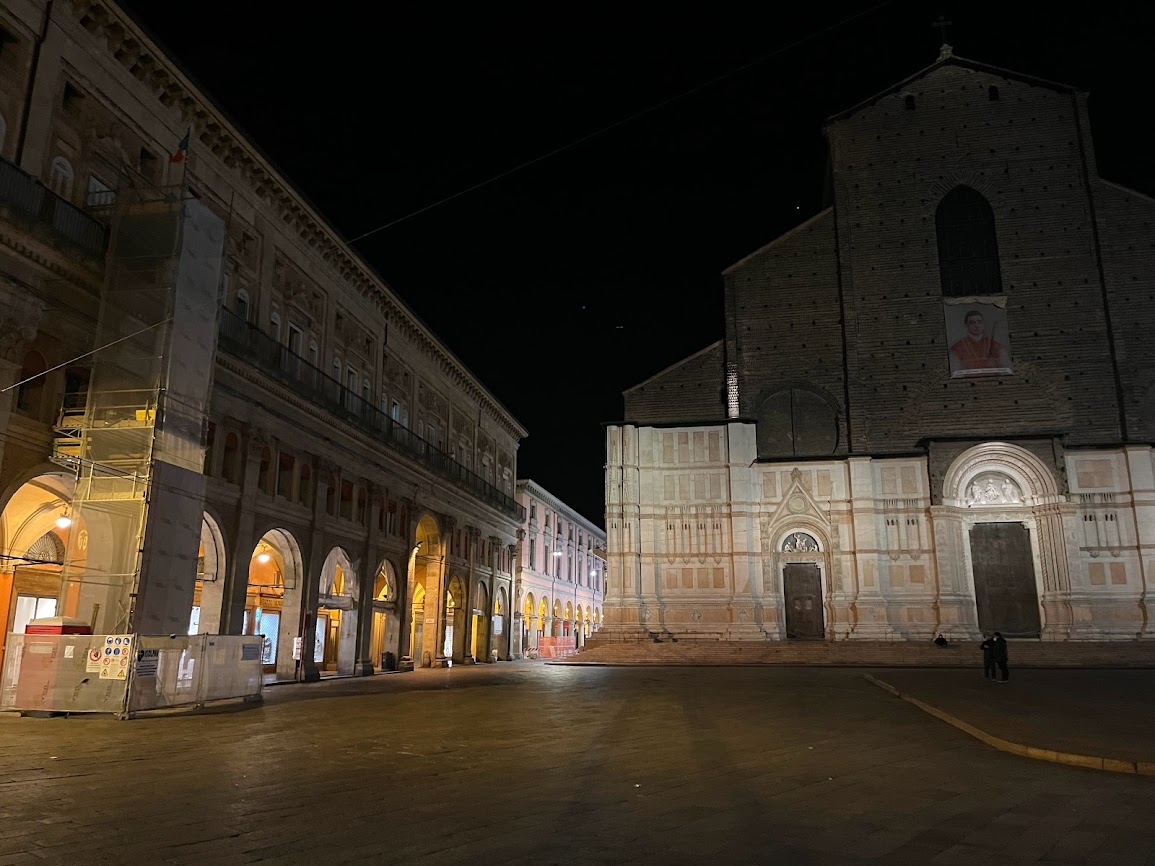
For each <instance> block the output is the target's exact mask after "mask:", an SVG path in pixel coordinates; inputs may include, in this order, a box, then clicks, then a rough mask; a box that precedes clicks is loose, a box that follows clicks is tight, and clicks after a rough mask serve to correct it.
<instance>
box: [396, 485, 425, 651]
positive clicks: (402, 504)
mask: <svg viewBox="0 0 1155 866" xmlns="http://www.w3.org/2000/svg"><path fill="white" fill-rule="evenodd" d="M415 505H416V503H415V502H414V501H413V500H412V499H408V498H406V497H401V499H400V501H399V502H398V503H397V507H398V509H399V512H400V513H404V514H405V519H406V522H407V524H408V525H407V526H406V527H405V530H406V532H405V558H404V559H403V560H402V562H401V569H402V571H401V573H400V574H398V576H397V602H396V604H397V617H398V628H397V645H396V647H395V649H396V651H397V659H398V661H397V669H398V670H403V671H404V670H412V669H413V668H414V667H419V666H420V665H421V652H422V647H416V648H415V649H414V647H413V587H414V580H415V577H414V575H413V574H411V573H410V572H411V571H413V570H415V569H416V562H415V558H414V555H413V548H414V547H415V546H416V544H417V523H416V522H412V523H411V524H410V523H409V520H410V517H411V516H412V514H413V512H414V508H415ZM400 513H399V514H398V517H397V519H398V520H400V519H401V514H400ZM415 655H416V659H414V656H415Z"/></svg>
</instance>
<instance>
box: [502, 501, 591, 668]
mask: <svg viewBox="0 0 1155 866" xmlns="http://www.w3.org/2000/svg"><path fill="white" fill-rule="evenodd" d="M516 499H517V502H518V504H519V505H521V506H522V507H523V508H524V509H525V525H524V526H523V537H522V540H521V546H520V553H519V554H518V560H517V563H516V568H515V572H514V573H515V589H514V591H515V593H516V598H517V603H516V606H515V607H514V631H513V654H514V656H515V657H524V656H525V655H526V654H531V653H536V652H537V649H538V639H539V638H541V637H547V638H561V639H562V640H561V641H559V643H560V644H561V645H562V646H566V645H569V641H567V640H564V639H565V638H571V639H572V640H573V646H574V647H581V646H582V645H583V644H584V643H585V639H586V638H587V637H589V636H590V635H591V634H593V633H594V632H595V631H597V630H598V629H599V628H601V624H602V599H603V598H604V595H605V580H606V534H605V531H604V530H602V529H601V528H600V527H598V526H596V525H594V524H593V523H591V522H590V521H589V520H587V519H586V518H584V517H582V516H581V515H580V514H578V513H577V512H576V511H574V510H573V509H572V508H570V507H569V506H568V505H566V504H565V503H564V502H562V501H561V500H560V499H558V498H557V497H556V496H554V495H553V494H551V493H550V492H549V491H547V490H546V489H544V488H543V487H541V486H540V485H538V484H536V483H535V482H533V481H531V480H526V481H518V482H517V492H516Z"/></svg>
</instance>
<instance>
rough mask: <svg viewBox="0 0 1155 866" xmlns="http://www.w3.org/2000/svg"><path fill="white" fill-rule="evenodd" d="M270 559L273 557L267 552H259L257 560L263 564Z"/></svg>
mask: <svg viewBox="0 0 1155 866" xmlns="http://www.w3.org/2000/svg"><path fill="white" fill-rule="evenodd" d="M270 559H272V557H271V556H269V555H268V554H267V553H258V554H257V562H259V563H260V564H261V565H264V564H265V563H266V562H268V561H269V560H270Z"/></svg>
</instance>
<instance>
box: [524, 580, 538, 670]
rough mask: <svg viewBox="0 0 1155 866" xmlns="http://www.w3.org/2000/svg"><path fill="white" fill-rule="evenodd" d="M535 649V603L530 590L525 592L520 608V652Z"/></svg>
mask: <svg viewBox="0 0 1155 866" xmlns="http://www.w3.org/2000/svg"><path fill="white" fill-rule="evenodd" d="M531 649H537V604H536V601H535V599H534V597H533V593H532V592H527V593H526V594H525V602H524V604H523V605H522V609H521V652H522V654H523V655H524V654H525V652H526V651H527V650H531Z"/></svg>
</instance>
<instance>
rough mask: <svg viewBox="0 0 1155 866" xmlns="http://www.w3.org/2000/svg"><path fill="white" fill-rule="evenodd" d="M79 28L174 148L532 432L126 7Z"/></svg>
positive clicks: (92, 7)
mask: <svg viewBox="0 0 1155 866" xmlns="http://www.w3.org/2000/svg"><path fill="white" fill-rule="evenodd" d="M70 5H71V8H72V11H73V14H74V15H75V17H76V19H77V21H78V23H79V24H80V26H82V27H83V28H84V29H85V30H87V31H88V32H89V33H92V34H93V35H94V36H103V37H104V39H105V43H106V48H107V51H108V53H109V55H110V56H111V57H112V59H113V60H115V61H116V62H117V63H119V64H120V65H121V66H123V67H124V68H125V69H127V70H128V72H129V74H131V75H132V76H133V77H134V78H135V79H137V80H138V81H139V82H140V83H141V84H142V85H144V86H145V87H147V88H148V89H149V90H151V91H152V93H153V95H154V96H155V97H156V98H157V100H158V101H159V102H160V103H161V104H162V105H163V106H165V107H166V108H168V109H171V110H173V111H176V112H179V115H180V124H178V125H177V129H174V133H173V135H174V138H173V141H174V143H175V142H176V141H177V139H178V138H179V137H180V135H181V134H183V127H184V125H185V124H189V125H191V126H192V127H193V128H194V130H195V139H196V141H198V142H199V143H200V144H202V145H204V146H205V147H206V148H207V149H208V152H209V153H211V154H212V155H213V156H214V157H215V158H216V159H218V160H219V161H220V162H221V163H222V164H223V165H224V166H226V167H228V168H229V169H232V170H233V171H234V172H235V173H236V176H238V177H239V178H240V179H243V180H244V181H245V182H247V184H248V186H249V188H250V189H251V190H252V192H253V193H254V194H255V195H256V196H257V197H258V198H260V199H262V200H263V201H264V202H265V203H266V204H268V205H269V206H270V208H271V209H272V212H273V213H274V214H276V215H278V216H279V217H280V219H281V222H282V223H284V225H285V226H286V228H288V229H290V230H292V231H295V232H296V233H297V235H298V236H299V237H300V238H301V240H302V241H303V242H304V243H305V244H306V245H307V246H308V247H309V248H311V249H312V250H313V251H314V252H315V253H316V254H317V255H318V256H320V257H321V259H322V260H323V261H324V262H325V263H326V264H328V265H329V266H330V267H331V268H332V269H333V270H334V271H335V272H336V273H337V274H338V275H339V276H340V277H341V279H342V280H344V281H345V282H346V283H348V284H349V285H350V286H352V287H353V288H355V289H356V290H357V291H358V292H360V294H361V295H362V296H363V297H364V298H366V299H367V300H368V301H369V302H370V303H372V304H373V305H374V306H375V307H377V309H379V310H380V311H381V313H382V314H383V315H384V316H385V318H386V319H387V320H388V321H389V322H390V324H391V325H392V326H393V327H395V328H397V329H398V330H399V331H400V332H401V333H402V334H403V335H404V336H405V337H406V338H407V339H408V340H409V341H410V342H412V343H414V344H415V345H417V346H418V347H419V348H420V349H421V351H423V352H424V353H425V354H426V355H428V356H429V357H430V358H432V359H433V360H434V361H435V362H436V364H437V367H438V369H439V370H440V372H441V373H442V375H444V376H445V377H446V378H447V379H448V380H449V381H450V382H452V383H453V384H454V385H455V386H457V387H458V388H460V389H461V390H462V391H464V392H465V393H466V394H468V395H469V396H470V397H472V398H473V399H475V400H477V402H478V403H479V404H480V405H481V406H482V408H483V409H484V410H485V411H486V412H487V413H488V414H489V415H491V416H492V417H493V418H494V419H495V420H496V421H497V422H498V423H499V424H500V425H501V427H502V429H504V430H505V431H506V432H507V433H509V434H510V435H511V436H513V437H514V438H515V439H523V438H525V437H526V436H527V435H529V434H528V432H527V431H526V430H525V428H524V427H522V426H521V424H519V423H518V421H517V419H516V418H514V417H513V414H512V413H511V412H510V411H509V410H508V409H506V408H505V407H504V406H503V405H502V404H501V402H500V401H499V400H498V399H497V398H496V397H495V396H494V395H493V394H491V393H490V392H489V391H488V390H487V389H486V388H485V386H483V385H482V384H481V383H480V381H478V380H477V379H476V378H475V377H474V376H473V374H472V373H470V372H469V371H468V370H467V369H466V367H465V365H464V364H463V363H462V362H461V361H460V359H458V358H457V356H456V355H454V354H453V352H451V351H450V350H449V348H448V347H447V346H445V344H444V343H442V342H441V341H440V340H439V339H438V338H437V337H436V336H435V335H434V334H433V332H432V331H431V330H430V329H429V327H428V326H426V325H425V324H424V323H423V322H422V321H421V320H420V318H418V316H417V314H416V313H414V312H413V311H412V310H411V309H409V307H408V305H406V304H405V303H404V301H402V300H401V299H400V298H399V297H397V295H396V294H394V292H393V290H392V289H391V288H390V287H389V286H388V285H387V284H386V283H385V281H384V280H383V279H381V277H380V276H378V275H377V274H376V273H375V272H374V271H373V270H372V269H371V268H370V267H369V265H368V264H366V263H365V262H364V261H363V260H362V259H361V257H360V256H359V255H357V254H356V253H354V252H353V251H352V250H351V249H350V248H349V246H348V244H346V243H345V241H344V240H342V239H341V238H340V237H339V236H338V235H337V233H336V231H334V230H333V228H332V227H331V226H329V224H328V223H327V222H326V221H325V220H324V219H323V218H322V217H321V216H320V214H318V213H317V212H316V211H315V210H314V209H313V207H312V206H311V205H310V204H309V203H308V202H307V201H306V200H305V198H304V197H303V196H302V195H301V194H300V193H299V192H298V191H297V190H295V189H294V188H293V187H292V186H291V185H290V184H289V183H288V181H287V180H286V179H285V178H284V177H282V176H281V174H280V172H279V171H278V170H277V169H276V168H274V167H273V165H272V164H271V163H270V162H269V160H268V159H267V158H265V156H264V155H263V154H261V153H260V152H259V150H258V149H257V148H256V147H255V146H254V145H253V143H252V142H250V141H249V140H248V139H247V138H246V136H245V135H244V134H243V133H241V132H240V131H239V130H238V129H237V128H236V126H235V125H234V124H233V123H231V122H230V121H229V120H228V119H227V118H226V117H225V116H224V114H223V113H222V112H221V111H220V109H219V108H217V107H216V106H215V105H213V104H212V102H211V101H210V100H209V99H208V98H207V97H206V96H205V95H204V94H203V93H201V92H200V91H199V89H198V88H197V87H196V86H195V85H194V84H193V83H192V82H191V81H190V80H189V79H188V77H187V76H185V75H184V74H183V73H182V72H181V71H180V70H179V69H178V68H176V66H175V65H174V64H173V62H172V61H171V59H170V58H168V57H166V56H165V53H164V52H163V51H162V50H161V49H160V48H159V47H157V45H156V44H155V43H154V42H153V41H152V40H151V39H150V38H149V37H148V36H146V35H145V33H144V32H143V31H142V30H141V29H140V27H138V26H137V25H136V24H135V23H134V22H133V21H132V20H131V19H130V18H129V17H128V15H126V14H125V13H124V11H123V10H121V9H120V8H119V7H117V6H116V5H114V4H113V3H111V2H104V0H71V4H70Z"/></svg>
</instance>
